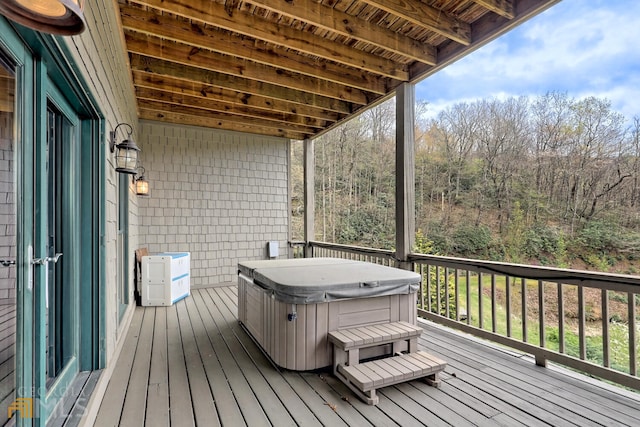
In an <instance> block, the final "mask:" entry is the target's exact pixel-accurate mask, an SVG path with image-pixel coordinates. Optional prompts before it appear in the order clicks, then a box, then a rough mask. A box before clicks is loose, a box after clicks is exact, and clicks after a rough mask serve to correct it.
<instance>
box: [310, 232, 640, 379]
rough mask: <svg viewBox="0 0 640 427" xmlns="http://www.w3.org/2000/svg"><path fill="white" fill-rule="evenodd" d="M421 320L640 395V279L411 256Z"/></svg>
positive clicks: (351, 252) (343, 254) (381, 257)
mask: <svg viewBox="0 0 640 427" xmlns="http://www.w3.org/2000/svg"><path fill="white" fill-rule="evenodd" d="M308 244H309V247H310V248H311V253H312V256H314V257H326V256H329V257H336V258H347V259H354V260H361V261H367V262H374V263H377V264H383V265H391V266H393V265H395V254H394V252H393V251H385V250H377V249H371V248H362V247H358V246H350V245H338V244H331V243H326V242H316V241H312V242H309V243H308ZM409 261H411V264H412V265H413V268H414V269H415V271H416V272H418V273H420V274H421V275H422V278H423V280H422V285H421V289H420V293H419V295H418V315H419V316H421V317H423V318H425V319H428V320H431V321H434V322H437V323H440V324H443V325H446V326H448V327H452V328H455V329H459V330H462V331H464V332H467V333H470V334H473V335H475V336H478V337H481V338H484V339H488V340H491V341H494V342H497V343H499V344H502V345H506V346H509V347H512V348H515V349H518V350H521V351H524V352H527V353H529V354H532V355H533V356H534V357H535V360H536V363H537V364H539V365H543V366H544V365H546V362H547V361H553V362H556V363H559V364H562V365H565V366H568V367H570V368H574V369H577V370H580V371H583V372H585V373H588V374H591V375H594V376H597V377H600V378H603V379H606V380H609V381H612V382H615V383H618V384H620V385H623V386H626V387H630V388H634V389H636V390H640V377H639V376H638V357H640V342H639V339H638V335H639V333H640V319H639V317H640V316H639V315H640V313H639V311H640V310H639V308H640V277H638V276H628V275H619V274H608V273H597V272H586V271H579V270H569V269H560V268H549V267H540V266H528V265H519V264H508V263H500V262H491V261H481V260H472V259H463V258H453V257H441V256H434V255H422V254H412V255H411V256H410V257H409Z"/></svg>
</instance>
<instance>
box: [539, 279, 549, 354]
mask: <svg viewBox="0 0 640 427" xmlns="http://www.w3.org/2000/svg"><path fill="white" fill-rule="evenodd" d="M545 314H546V313H545V306H544V282H543V281H542V280H538V326H539V334H540V347H542V348H544V347H546V346H547V342H546V339H545V336H544V332H545V324H544V316H545Z"/></svg>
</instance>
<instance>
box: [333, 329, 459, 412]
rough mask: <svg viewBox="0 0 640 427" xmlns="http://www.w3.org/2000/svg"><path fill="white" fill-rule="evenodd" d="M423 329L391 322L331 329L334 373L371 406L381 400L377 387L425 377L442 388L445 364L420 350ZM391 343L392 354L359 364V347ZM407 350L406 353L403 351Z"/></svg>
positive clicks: (431, 383) (430, 382)
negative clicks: (418, 341)
mask: <svg viewBox="0 0 640 427" xmlns="http://www.w3.org/2000/svg"><path fill="white" fill-rule="evenodd" d="M421 333H422V328H420V327H419V326H415V325H412V324H410V323H407V322H391V323H384V324H377V325H369V326H360V327H357V328H349V329H341V330H337V331H332V332H329V342H331V343H332V344H333V373H334V375H335V376H336V377H338V378H339V379H340V380H341V381H342V382H344V383H345V384H346V385H347V386H348V387H349V388H350V389H351V390H353V391H354V392H355V393H356V394H357V395H358V397H360V398H361V399H362V400H363V401H365V402H366V403H368V404H369V405H376V404H377V403H378V400H379V399H378V396H377V395H376V389H378V388H381V387H386V386H390V385H393V384H398V383H401V382H405V381H411V380H415V379H418V378H425V380H426V381H427V383H429V384H430V385H432V386H435V387H439V385H440V381H439V379H438V373H439V372H441V371H442V370H444V368H445V367H446V365H447V364H446V363H445V362H443V361H442V360H440V359H438V358H437V357H435V356H432V355H430V354H429V353H427V352H425V351H418V345H417V340H418V337H419V336H420V334H421ZM389 344H390V345H391V350H392V351H391V355H390V357H385V358H382V359H376V360H371V361H368V362H363V363H360V349H363V348H368V347H375V346H382V345H389ZM402 352H406V353H402Z"/></svg>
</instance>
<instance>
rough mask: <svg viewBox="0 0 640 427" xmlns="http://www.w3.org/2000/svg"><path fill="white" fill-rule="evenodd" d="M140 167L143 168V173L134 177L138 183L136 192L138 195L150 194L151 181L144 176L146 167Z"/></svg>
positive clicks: (136, 183)
mask: <svg viewBox="0 0 640 427" xmlns="http://www.w3.org/2000/svg"><path fill="white" fill-rule="evenodd" d="M138 169H142V173H140V174H139V175H140V176H138V178H135V179H134V183H135V185H136V194H137V195H138V196H148V195H149V181H147V179H146V178H145V176H144V172H145V170H144V168H143V167H142V166H140V167H139V168H138Z"/></svg>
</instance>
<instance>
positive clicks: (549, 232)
mask: <svg viewBox="0 0 640 427" xmlns="http://www.w3.org/2000/svg"><path fill="white" fill-rule="evenodd" d="M563 246H564V242H562V235H561V233H560V232H559V231H558V230H557V229H554V228H552V227H549V226H546V225H544V224H535V225H534V226H533V227H532V228H530V229H529V230H527V231H526V232H525V233H524V247H523V248H522V251H523V253H524V255H525V256H527V257H528V258H543V257H545V256H548V255H552V256H553V257H554V258H557V257H558V256H560V255H561V254H560V250H561V248H563Z"/></svg>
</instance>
